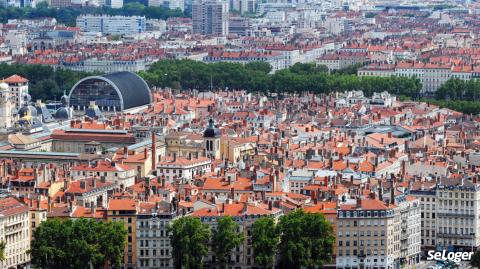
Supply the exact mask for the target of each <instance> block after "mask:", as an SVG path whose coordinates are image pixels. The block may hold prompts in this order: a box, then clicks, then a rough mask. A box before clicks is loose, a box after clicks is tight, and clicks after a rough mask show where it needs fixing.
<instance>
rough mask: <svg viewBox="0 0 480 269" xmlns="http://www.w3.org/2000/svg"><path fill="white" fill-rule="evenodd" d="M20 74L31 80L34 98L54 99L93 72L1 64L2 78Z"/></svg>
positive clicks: (31, 91)
mask: <svg viewBox="0 0 480 269" xmlns="http://www.w3.org/2000/svg"><path fill="white" fill-rule="evenodd" d="M13 74H18V75H20V76H23V77H25V78H27V79H28V80H29V93H30V95H31V96H32V99H33V100H35V99H42V100H44V101H45V100H53V99H54V98H59V97H60V96H61V95H62V94H63V92H64V91H65V92H67V93H68V92H69V91H70V89H71V88H72V87H73V85H75V83H77V81H79V80H80V79H82V78H84V77H86V76H89V75H92V73H86V72H75V71H71V70H64V69H56V70H55V69H53V68H52V67H50V66H43V65H27V64H13V65H8V64H0V78H6V77H8V76H11V75H13Z"/></svg>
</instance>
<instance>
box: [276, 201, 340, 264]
mask: <svg viewBox="0 0 480 269" xmlns="http://www.w3.org/2000/svg"><path fill="white" fill-rule="evenodd" d="M279 228H280V232H281V237H280V245H279V253H280V254H279V257H280V263H281V266H282V268H302V267H305V268H321V267H322V265H323V264H325V263H326V262H330V259H331V257H332V255H333V245H334V243H335V236H334V234H333V228H332V225H331V224H330V223H329V222H328V221H327V220H326V219H325V217H324V216H323V215H322V214H320V213H305V211H303V210H301V209H300V210H295V211H293V212H291V213H289V214H287V215H284V216H282V217H281V218H280V222H279Z"/></svg>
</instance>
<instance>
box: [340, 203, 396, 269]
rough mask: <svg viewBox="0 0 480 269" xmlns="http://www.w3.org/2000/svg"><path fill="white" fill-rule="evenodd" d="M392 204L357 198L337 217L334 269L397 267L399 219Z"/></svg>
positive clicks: (345, 205) (341, 208) (388, 268)
mask: <svg viewBox="0 0 480 269" xmlns="http://www.w3.org/2000/svg"><path fill="white" fill-rule="evenodd" d="M395 208H396V206H395V205H391V204H386V203H384V202H383V201H380V200H378V199H357V201H356V204H344V205H342V206H341V207H340V210H338V214H337V257H336V264H337V268H366V269H373V268H383V269H393V268H398V266H397V264H398V258H399V256H400V253H399V252H400V226H401V220H400V216H399V215H397V214H396V213H395Z"/></svg>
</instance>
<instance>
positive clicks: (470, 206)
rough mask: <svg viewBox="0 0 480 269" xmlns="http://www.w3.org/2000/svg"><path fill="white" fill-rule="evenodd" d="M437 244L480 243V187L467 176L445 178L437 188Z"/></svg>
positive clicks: (460, 245)
mask: <svg viewBox="0 0 480 269" xmlns="http://www.w3.org/2000/svg"><path fill="white" fill-rule="evenodd" d="M435 198H436V231H437V232H436V239H437V240H436V245H437V246H440V247H443V248H447V247H454V248H463V249H470V248H472V246H473V247H475V248H477V247H478V246H480V221H479V218H480V213H479V208H480V188H479V185H478V184H477V182H471V181H468V180H466V179H463V178H455V179H442V180H441V181H440V182H439V183H438V184H437V189H436V197H435Z"/></svg>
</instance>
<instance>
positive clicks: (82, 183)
mask: <svg viewBox="0 0 480 269" xmlns="http://www.w3.org/2000/svg"><path fill="white" fill-rule="evenodd" d="M85 187H86V186H85V181H83V180H82V181H80V189H85Z"/></svg>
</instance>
